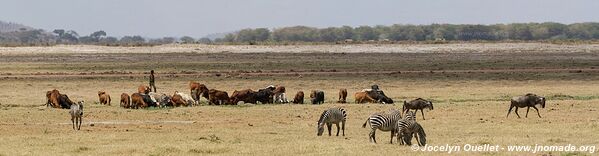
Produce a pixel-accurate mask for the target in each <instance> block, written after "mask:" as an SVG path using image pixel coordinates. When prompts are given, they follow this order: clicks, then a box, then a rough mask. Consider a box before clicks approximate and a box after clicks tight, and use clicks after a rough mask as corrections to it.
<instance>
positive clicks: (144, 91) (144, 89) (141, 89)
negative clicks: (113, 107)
mask: <svg viewBox="0 0 599 156" xmlns="http://www.w3.org/2000/svg"><path fill="white" fill-rule="evenodd" d="M137 92H138V93H142V94H148V93H150V87H148V86H146V85H140V86H139V87H137Z"/></svg>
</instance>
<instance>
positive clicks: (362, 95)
mask: <svg viewBox="0 0 599 156" xmlns="http://www.w3.org/2000/svg"><path fill="white" fill-rule="evenodd" d="M354 98H355V99H356V103H366V102H368V103H375V102H377V101H376V100H375V99H373V98H372V97H370V96H368V93H366V92H356V93H355V94H354Z"/></svg>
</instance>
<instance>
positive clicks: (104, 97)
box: [98, 91, 112, 106]
mask: <svg viewBox="0 0 599 156" xmlns="http://www.w3.org/2000/svg"><path fill="white" fill-rule="evenodd" d="M98 98H99V101H100V104H103V105H106V104H108V105H109V106H110V102H111V101H112V99H110V95H109V94H108V93H106V92H105V91H98Z"/></svg>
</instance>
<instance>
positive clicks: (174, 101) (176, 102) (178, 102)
mask: <svg viewBox="0 0 599 156" xmlns="http://www.w3.org/2000/svg"><path fill="white" fill-rule="evenodd" d="M171 105H173V106H174V107H180V106H187V102H185V100H183V97H181V95H179V94H177V93H175V94H173V97H172V98H171Z"/></svg>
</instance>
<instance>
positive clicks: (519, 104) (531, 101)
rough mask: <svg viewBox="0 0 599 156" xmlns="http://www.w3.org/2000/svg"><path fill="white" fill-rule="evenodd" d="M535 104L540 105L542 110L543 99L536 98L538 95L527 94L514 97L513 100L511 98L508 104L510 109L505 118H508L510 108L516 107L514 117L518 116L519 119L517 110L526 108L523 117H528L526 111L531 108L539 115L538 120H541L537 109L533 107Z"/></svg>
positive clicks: (540, 97)
mask: <svg viewBox="0 0 599 156" xmlns="http://www.w3.org/2000/svg"><path fill="white" fill-rule="evenodd" d="M537 104H540V105H541V107H542V108H545V97H542V96H538V95H536V94H532V93H528V94H526V95H524V96H519V97H514V98H512V101H511V104H510V109H509V110H508V111H507V115H506V116H505V117H506V118H507V117H508V116H510V112H511V111H512V108H514V107H516V110H515V111H514V112H516V115H518V118H520V115H519V114H518V108H524V107H528V108H527V109H526V116H525V117H528V111H529V110H530V107H532V108H534V109H535V110H537V115H539V118H541V113H539V109H537V107H535V105H537Z"/></svg>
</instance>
